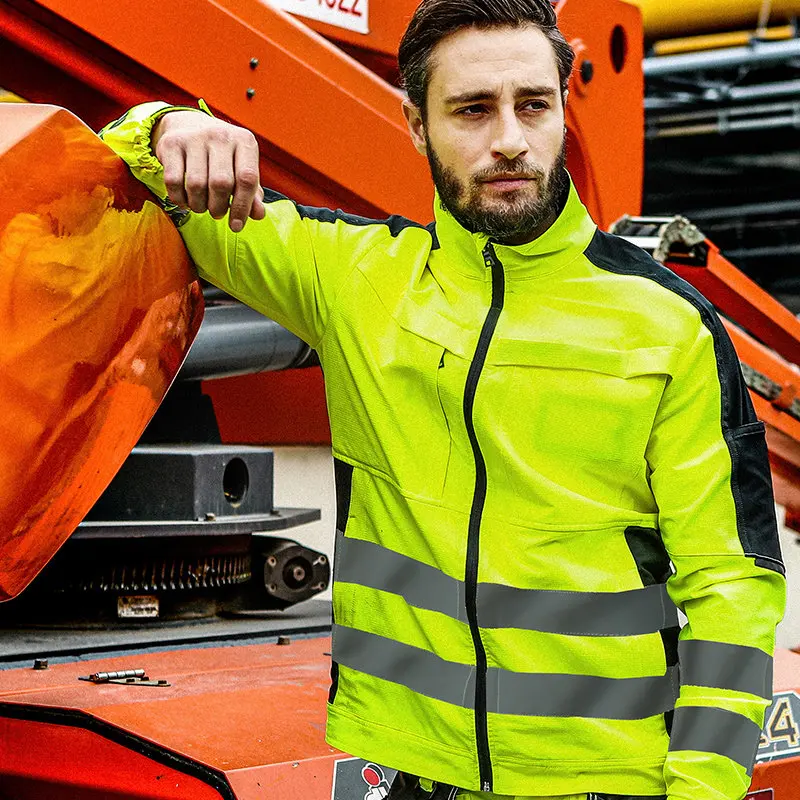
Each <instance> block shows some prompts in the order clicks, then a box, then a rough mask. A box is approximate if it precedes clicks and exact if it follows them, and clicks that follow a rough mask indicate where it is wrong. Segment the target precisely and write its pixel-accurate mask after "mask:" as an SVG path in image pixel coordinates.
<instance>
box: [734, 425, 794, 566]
mask: <svg viewBox="0 0 800 800" xmlns="http://www.w3.org/2000/svg"><path fill="white" fill-rule="evenodd" d="M725 440H726V441H727V443H728V449H729V450H730V451H731V458H732V459H733V495H734V497H735V498H736V512H737V517H738V518H739V529H740V531H743V533H744V536H743V539H744V541H745V542H746V543H747V546H746V547H745V553H746V554H747V555H749V556H753V557H755V559H756V564H758V565H759V566H762V567H765V568H766V569H773V570H775V571H776V572H780V573H781V574H785V571H784V568H783V558H782V556H781V548H780V542H779V540H778V538H777V536H772V535H771V534H772V531H773V530H777V526H778V521H777V519H776V517H775V502H774V500H773V496H772V475H771V473H770V470H769V455H768V451H767V440H766V438H765V428H764V423H763V422H754V423H752V424H750V425H743V426H742V427H740V428H737V429H736V430H733V431H730V432H729V433H727V434H726V435H725Z"/></svg>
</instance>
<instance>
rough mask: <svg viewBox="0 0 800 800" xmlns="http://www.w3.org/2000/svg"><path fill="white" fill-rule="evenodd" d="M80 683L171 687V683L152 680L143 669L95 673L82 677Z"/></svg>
mask: <svg viewBox="0 0 800 800" xmlns="http://www.w3.org/2000/svg"><path fill="white" fill-rule="evenodd" d="M78 680H79V681H88V682H89V683H97V684H100V683H115V684H117V685H119V686H169V685H170V683H169V681H165V680H155V681H154V680H150V678H149V677H148V676H147V674H146V673H145V671H144V670H143V669H124V670H118V671H117V672H95V673H92V674H91V675H81V676H80V677H79V678H78Z"/></svg>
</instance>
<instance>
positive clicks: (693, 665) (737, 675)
mask: <svg viewBox="0 0 800 800" xmlns="http://www.w3.org/2000/svg"><path fill="white" fill-rule="evenodd" d="M678 658H679V659H680V664H681V683H684V684H688V685H690V686H710V687H713V688H715V689H733V690H734V691H737V692H749V693H750V694H755V695H758V696H759V697H764V698H767V699H771V698H772V658H771V657H770V656H768V655H767V654H766V653H765V652H764V651H763V650H759V649H758V648H757V647H745V646H743V645H738V644H725V643H723V642H709V641H706V640H700V639H687V640H686V641H681V642H680V643H679V644H678Z"/></svg>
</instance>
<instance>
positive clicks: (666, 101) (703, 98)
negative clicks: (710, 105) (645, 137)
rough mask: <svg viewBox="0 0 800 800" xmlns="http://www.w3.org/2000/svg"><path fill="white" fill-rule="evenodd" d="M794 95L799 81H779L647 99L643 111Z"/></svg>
mask: <svg viewBox="0 0 800 800" xmlns="http://www.w3.org/2000/svg"><path fill="white" fill-rule="evenodd" d="M792 94H796V95H798V97H800V80H794V81H779V82H777V83H765V84H762V85H760V86H731V87H724V88H719V89H704V90H703V91H702V92H698V93H697V94H691V93H689V92H685V91H684V92H680V93H676V94H674V95H673V94H670V96H669V97H648V98H645V101H644V108H645V111H666V110H668V109H673V108H678V107H680V106H685V105H689V104H692V103H698V102H714V101H718V102H719V101H726V102H727V101H732V102H744V101H752V100H755V101H758V100H769V99H771V98H773V97H785V96H786V95H792Z"/></svg>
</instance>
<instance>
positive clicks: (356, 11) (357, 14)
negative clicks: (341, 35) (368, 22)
mask: <svg viewBox="0 0 800 800" xmlns="http://www.w3.org/2000/svg"><path fill="white" fill-rule="evenodd" d="M360 2H361V0H355V2H354V3H353V7H352V8H351V9H350V13H351V14H352V15H353V16H354V17H362V16H364V15H363V14H362V13H361V9H360V8H359V7H358V4H359V3H360Z"/></svg>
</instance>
